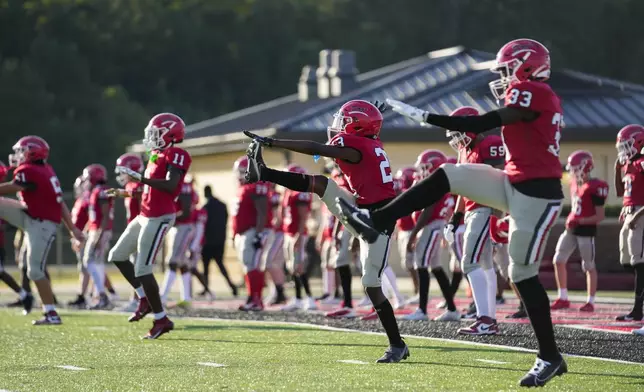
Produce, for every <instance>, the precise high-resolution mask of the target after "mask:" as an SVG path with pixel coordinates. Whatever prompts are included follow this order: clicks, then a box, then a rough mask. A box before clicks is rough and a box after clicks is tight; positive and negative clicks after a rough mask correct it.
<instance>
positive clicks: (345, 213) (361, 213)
mask: <svg viewBox="0 0 644 392" xmlns="http://www.w3.org/2000/svg"><path fill="white" fill-rule="evenodd" d="M335 202H336V204H337V205H338V208H339V209H340V211H341V212H342V223H344V224H345V225H346V226H351V227H353V229H354V230H355V231H356V232H358V234H360V237H362V238H364V239H365V241H367V242H368V243H370V244H372V243H374V242H376V240H377V239H378V237H379V236H380V234H382V233H380V232H379V231H378V230H376V229H375V228H374V227H373V221H372V220H371V217H370V216H369V211H367V210H363V209H360V208H358V207H356V206H354V205H353V204H351V203H349V202H347V201H346V200H344V199H342V198H340V197H336V199H335Z"/></svg>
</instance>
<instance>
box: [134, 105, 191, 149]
mask: <svg viewBox="0 0 644 392" xmlns="http://www.w3.org/2000/svg"><path fill="white" fill-rule="evenodd" d="M185 134H186V124H185V123H184V122H183V120H182V119H181V117H179V116H177V115H176V114H172V113H161V114H157V115H156V116H154V117H152V119H150V122H149V123H148V126H147V127H145V138H144V139H143V145H145V147H147V148H149V149H150V150H161V149H164V148H167V147H170V146H171V145H172V144H174V143H181V142H182V141H183V137H184V136H185Z"/></svg>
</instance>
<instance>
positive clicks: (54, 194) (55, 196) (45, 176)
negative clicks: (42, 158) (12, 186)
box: [13, 163, 63, 223]
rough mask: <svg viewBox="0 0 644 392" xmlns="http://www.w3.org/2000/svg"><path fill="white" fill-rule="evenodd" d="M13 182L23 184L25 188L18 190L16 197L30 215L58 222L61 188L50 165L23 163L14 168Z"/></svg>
mask: <svg viewBox="0 0 644 392" xmlns="http://www.w3.org/2000/svg"><path fill="white" fill-rule="evenodd" d="M13 182H15V183H16V184H19V185H20V184H24V185H25V190H23V191H20V192H18V198H19V199H20V201H21V202H22V204H23V205H25V207H26V211H27V214H29V216H30V217H32V218H34V219H42V220H47V221H51V222H54V223H60V221H61V220H62V213H63V207H62V205H61V203H62V202H63V190H62V189H61V187H60V181H58V177H57V176H56V173H55V172H54V169H52V167H51V166H50V165H48V164H42V165H41V164H36V163H23V164H22V165H20V166H18V167H17V168H16V170H14V172H13Z"/></svg>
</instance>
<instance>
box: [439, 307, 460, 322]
mask: <svg viewBox="0 0 644 392" xmlns="http://www.w3.org/2000/svg"><path fill="white" fill-rule="evenodd" d="M460 320H461V313H460V312H459V311H458V310H454V311H451V310H446V311H445V312H443V314H441V315H440V316H438V317H435V318H434V321H460Z"/></svg>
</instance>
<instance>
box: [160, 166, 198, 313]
mask: <svg viewBox="0 0 644 392" xmlns="http://www.w3.org/2000/svg"><path fill="white" fill-rule="evenodd" d="M189 176H190V175H189V174H186V176H185V178H184V182H183V184H182V185H181V192H180V193H179V197H178V198H177V199H176V201H175V207H176V209H177V219H176V221H175V223H174V226H172V228H171V229H170V231H169V232H168V238H167V241H168V248H169V249H170V252H169V254H168V257H167V260H166V262H167V263H168V269H167V270H166V271H165V278H164V279H163V284H162V285H161V301H162V302H163V303H166V302H167V300H168V294H170V290H172V285H173V284H174V281H175V279H176V278H177V271H179V272H180V273H181V300H180V301H179V302H177V306H179V307H183V308H188V307H190V303H191V301H192V297H191V294H190V290H191V287H190V283H191V281H192V274H191V272H190V268H189V260H188V249H189V247H190V243H191V242H192V238H193V237H194V234H195V233H194V230H195V224H194V220H193V219H194V218H195V216H194V215H193V210H194V203H193V201H194V198H195V197H196V192H195V190H194V188H193V186H192V181H191V180H192V178H191V177H190V178H189ZM188 180H190V181H188Z"/></svg>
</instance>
